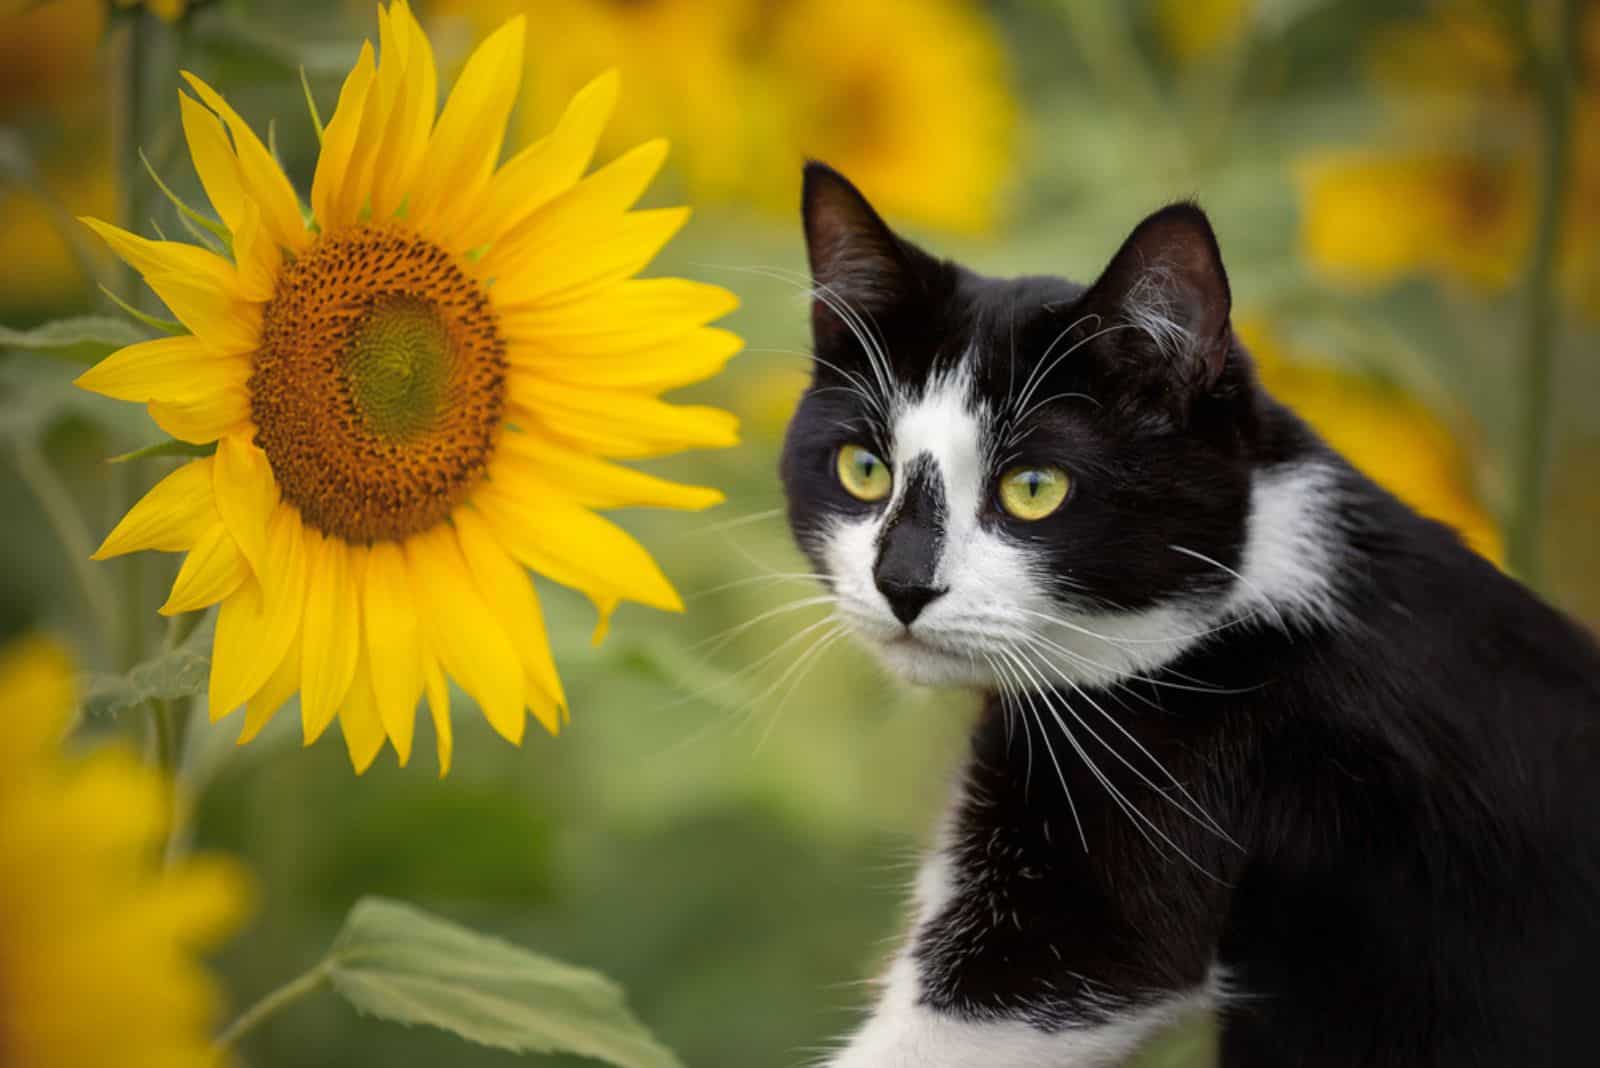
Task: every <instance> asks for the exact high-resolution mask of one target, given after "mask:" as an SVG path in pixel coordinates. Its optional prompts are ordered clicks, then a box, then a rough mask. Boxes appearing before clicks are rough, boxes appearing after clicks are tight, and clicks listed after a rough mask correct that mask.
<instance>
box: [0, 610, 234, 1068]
mask: <svg viewBox="0 0 1600 1068" xmlns="http://www.w3.org/2000/svg"><path fill="white" fill-rule="evenodd" d="M73 706H74V687H73V684H72V664H71V660H70V658H69V657H68V656H67V654H66V651H65V650H64V649H63V648H62V647H61V646H60V645H58V644H56V643H55V642H53V641H50V640H48V639H43V638H28V639H23V640H22V641H19V642H16V643H13V644H11V645H9V646H6V647H4V648H0V707H3V708H4V709H5V712H6V730H5V731H4V732H0V1063H4V1064H6V1065H30V1066H39V1068H56V1066H62V1068H65V1066H68V1065H84V1064H120V1065H129V1066H130V1068H157V1066H160V1068H188V1066H192V1068H202V1066H208V1065H213V1064H215V1057H216V1055H215V1053H214V1051H213V1050H212V1049H211V1047H210V1032H211V1029H212V1027H213V1026H214V1025H215V1023H216V1021H217V1016H218V1011H219V1009H220V1008H221V994H220V991H219V990H218V988H217V986H216V984H215V983H214V982H213V980H212V978H211V977H210V975H209V974H208V973H207V972H206V971H205V969H204V968H203V967H202V966H201V962H200V957H199V955H200V954H201V953H202V952H204V951H206V950H209V949H211V948H213V947H215V946H216V945H217V944H219V943H220V942H221V941H222V940H223V939H224V938H225V937H226V936H228V935H230V934H231V933H232V932H233V931H234V930H235V929H237V927H238V925H239V923H240V921H241V920H242V919H243V917H244V914H245V911H246V905H247V901H248V898H249V892H248V885H247V883H246V881H245V878H244V873H243V872H241V871H240V870H238V869H237V868H236V867H235V866H234V865H232V864H229V863H225V862H222V861H220V860H217V859H214V858H194V857H189V858H186V859H183V860H180V861H178V862H177V863H176V864H174V865H172V866H171V867H169V868H168V869H167V870H166V871H165V872H163V871H159V870H158V869H157V867H156V864H155V858H156V857H158V856H159V845H160V843H161V842H162V841H163V840H164V838H165V833H166V828H167V818H168V814H169V813H170V811H171V802H170V794H169V787H168V786H167V785H166V784H165V783H163V782H162V781H161V780H160V779H159V778H158V777H157V776H156V775H155V774H153V773H152V772H150V771H148V770H147V769H145V768H144V767H142V766H141V765H140V764H139V762H138V760H137V759H136V758H135V757H134V756H133V755H132V754H130V753H127V752H124V751H122V750H120V749H118V748H115V747H109V748H106V749H102V750H98V751H95V752H93V753H90V754H88V755H87V756H82V757H76V758H69V757H66V756H64V755H63V754H62V752H61V743H62V739H63V736H64V735H65V733H66V730H67V727H68V724H69V722H70V719H71V716H72V711H73Z"/></svg>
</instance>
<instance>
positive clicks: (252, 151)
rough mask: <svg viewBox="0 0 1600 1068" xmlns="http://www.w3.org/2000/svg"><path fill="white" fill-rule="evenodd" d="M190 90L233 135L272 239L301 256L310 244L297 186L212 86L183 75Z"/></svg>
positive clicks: (246, 181) (243, 172)
mask: <svg viewBox="0 0 1600 1068" xmlns="http://www.w3.org/2000/svg"><path fill="white" fill-rule="evenodd" d="M183 77H184V79H185V80H187V81H188V83H189V87H190V88H191V89H193V90H194V91H195V92H196V93H197V94H199V96H200V99H201V100H202V101H203V102H204V103H205V105H206V107H208V108H210V109H211V110H212V111H215V112H216V113H217V114H218V115H219V116H221V118H222V121H223V122H224V123H226V124H227V127H228V132H229V133H231V134H232V135H233V149H234V155H235V156H236V157H237V158H238V160H239V176H240V180H241V181H242V182H243V183H244V187H245V190H246V192H248V194H249V196H250V199H251V200H253V201H255V203H256V206H257V207H258V208H259V209H260V210H261V222H262V225H263V226H264V227H266V230H267V232H268V233H269V234H271V235H272V239H273V240H274V241H276V242H277V243H278V244H280V245H282V246H283V247H284V248H287V249H289V250H291V251H293V252H299V251H300V250H301V249H303V248H305V247H306V245H307V244H309V243H310V241H311V235H310V234H309V233H308V232H307V231H306V224H305V220H304V219H303V218H302V217H301V215H300V201H299V200H298V199H297V198H296V197H295V195H294V186H292V185H290V184H289V179H288V177H287V176H285V175H284V173H283V168H282V167H279V166H278V161H277V160H275V159H273V158H272V153H271V152H269V151H268V150H267V146H266V145H264V144H262V143H261V138H259V137H257V136H256V135H255V131H254V130H252V129H250V126H249V124H248V123H246V122H245V121H244V119H242V118H240V117H239V113H238V112H236V111H234V110H233V108H231V107H229V106H228V102H227V101H226V100H224V99H222V96H221V95H220V94H219V93H218V92H217V91H216V90H215V89H213V88H211V86H209V85H207V84H206V83H205V82H203V81H201V80H200V79H199V78H197V77H195V76H194V75H193V74H191V73H189V72H188V71H184V72H183Z"/></svg>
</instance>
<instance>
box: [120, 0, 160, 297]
mask: <svg viewBox="0 0 1600 1068" xmlns="http://www.w3.org/2000/svg"><path fill="white" fill-rule="evenodd" d="M126 19H127V30H126V31H125V33H124V35H123V48H122V70H121V76H122V79H121V80H122V92H121V94H119V95H120V100H119V103H120V104H121V105H122V112H121V115H120V116H119V119H120V121H119V123H118V126H119V129H118V131H117V133H118V138H117V158H118V163H119V166H118V178H119V179H120V181H121V183H122V188H121V190H120V193H121V198H120V199H121V204H120V205H119V211H118V214H119V215H120V216H121V222H122V226H123V227H124V228H125V229H128V230H132V231H134V232H138V230H139V228H140V223H141V220H142V219H144V217H145V192H146V191H145V187H144V182H143V181H141V180H140V174H141V172H142V169H143V168H142V167H141V164H140V161H141V159H142V158H143V144H144V140H145V136H146V134H148V133H149V131H148V129H147V128H146V127H147V123H148V122H149V116H148V111H149V109H148V107H147V98H148V97H149V95H150V80H151V73H150V68H149V63H148V62H147V56H148V54H149V52H150V49H151V44H152V37H153V35H154V33H155V32H156V30H157V27H156V26H155V25H154V22H155V16H153V15H151V14H149V13H147V12H146V11H145V10H144V8H143V7H139V8H136V9H134V10H133V11H131V12H129V13H128V14H127V16H126ZM141 290H142V287H141V286H140V285H139V273H138V272H137V271H135V270H134V269H133V268H132V267H131V266H130V267H125V268H124V270H123V293H124V295H125V296H126V298H127V300H128V302H129V303H130V304H132V305H133V306H134V307H140V306H141V305H143V304H144V303H145V302H144V300H143V299H142V298H143V294H142V292H141Z"/></svg>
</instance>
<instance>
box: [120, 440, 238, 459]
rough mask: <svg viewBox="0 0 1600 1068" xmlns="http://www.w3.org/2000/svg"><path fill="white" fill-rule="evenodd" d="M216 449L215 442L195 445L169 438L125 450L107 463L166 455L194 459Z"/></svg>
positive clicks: (209, 453)
mask: <svg viewBox="0 0 1600 1068" xmlns="http://www.w3.org/2000/svg"><path fill="white" fill-rule="evenodd" d="M216 451H217V447H216V445H215V444H212V445H195V444H192V443H190V442H187V441H179V440H178V439H177V438H168V439H167V440H166V441H158V442H156V443H155V444H154V445H146V446H145V447H144V448H142V449H134V450H133V451H132V452H125V453H123V454H121V455H120V456H109V457H107V458H106V463H108V464H125V463H127V462H128V461H129V460H152V459H159V458H161V457H164V456H181V457H184V458H186V459H190V460H192V459H194V458H195V457H197V456H210V455H211V454H212V453H214V452H216Z"/></svg>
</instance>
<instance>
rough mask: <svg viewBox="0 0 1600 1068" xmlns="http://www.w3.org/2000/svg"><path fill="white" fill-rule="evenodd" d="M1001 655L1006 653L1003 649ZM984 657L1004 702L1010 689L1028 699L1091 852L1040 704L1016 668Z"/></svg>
mask: <svg viewBox="0 0 1600 1068" xmlns="http://www.w3.org/2000/svg"><path fill="white" fill-rule="evenodd" d="M1001 655H1002V656H1004V655H1005V654H1004V652H1003V651H1002V652H1001ZM984 659H986V660H989V666H990V668H992V669H993V670H994V673H995V677H996V678H997V679H999V680H1000V699H1001V701H1002V702H1003V701H1005V699H1006V696H1007V691H1008V690H1009V691H1010V693H1011V696H1012V697H1013V698H1015V697H1016V696H1017V695H1020V696H1022V697H1024V698H1026V699H1027V702H1028V708H1029V710H1030V711H1031V712H1032V713H1033V717H1034V723H1035V724H1036V725H1037V726H1038V728H1039V739H1040V740H1041V741H1042V742H1043V743H1044V751H1045V753H1046V755H1048V756H1049V757H1050V763H1051V765H1052V766H1054V768H1055V769H1056V778H1057V779H1058V780H1059V781H1060V783H1061V793H1062V795H1063V796H1064V797H1065V798H1066V799H1067V809H1068V811H1070V812H1071V813H1072V823H1073V826H1075V827H1076V828H1077V829H1078V841H1080V842H1082V843H1083V851H1084V852H1085V853H1087V852H1089V836H1088V835H1087V834H1086V833H1085V832H1084V829H1083V820H1082V819H1081V818H1080V817H1079V815H1078V806H1077V803H1076V802H1074V801H1073V800H1072V787H1070V786H1068V785H1067V773H1066V772H1065V771H1064V770H1063V769H1062V767H1061V760H1060V759H1059V758H1058V757H1057V756H1056V749H1055V746H1054V745H1052V744H1051V742H1050V732H1049V731H1048V730H1046V729H1045V725H1044V721H1043V719H1042V718H1041V717H1040V715H1039V708H1038V706H1037V705H1035V704H1034V703H1033V697H1032V696H1031V695H1030V693H1029V691H1028V689H1027V687H1026V686H1023V685H1022V684H1021V683H1020V681H1019V679H1020V677H1019V676H1018V675H1017V674H1016V673H1015V671H1014V670H1009V669H1007V668H1006V667H1004V666H1003V665H1002V664H1001V663H1000V662H998V661H995V660H992V659H989V657H988V656H987V655H985V657H984ZM1017 711H1018V713H1019V714H1020V713H1021V712H1022V704H1021V702H1020V701H1019V702H1018V704H1017Z"/></svg>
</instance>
